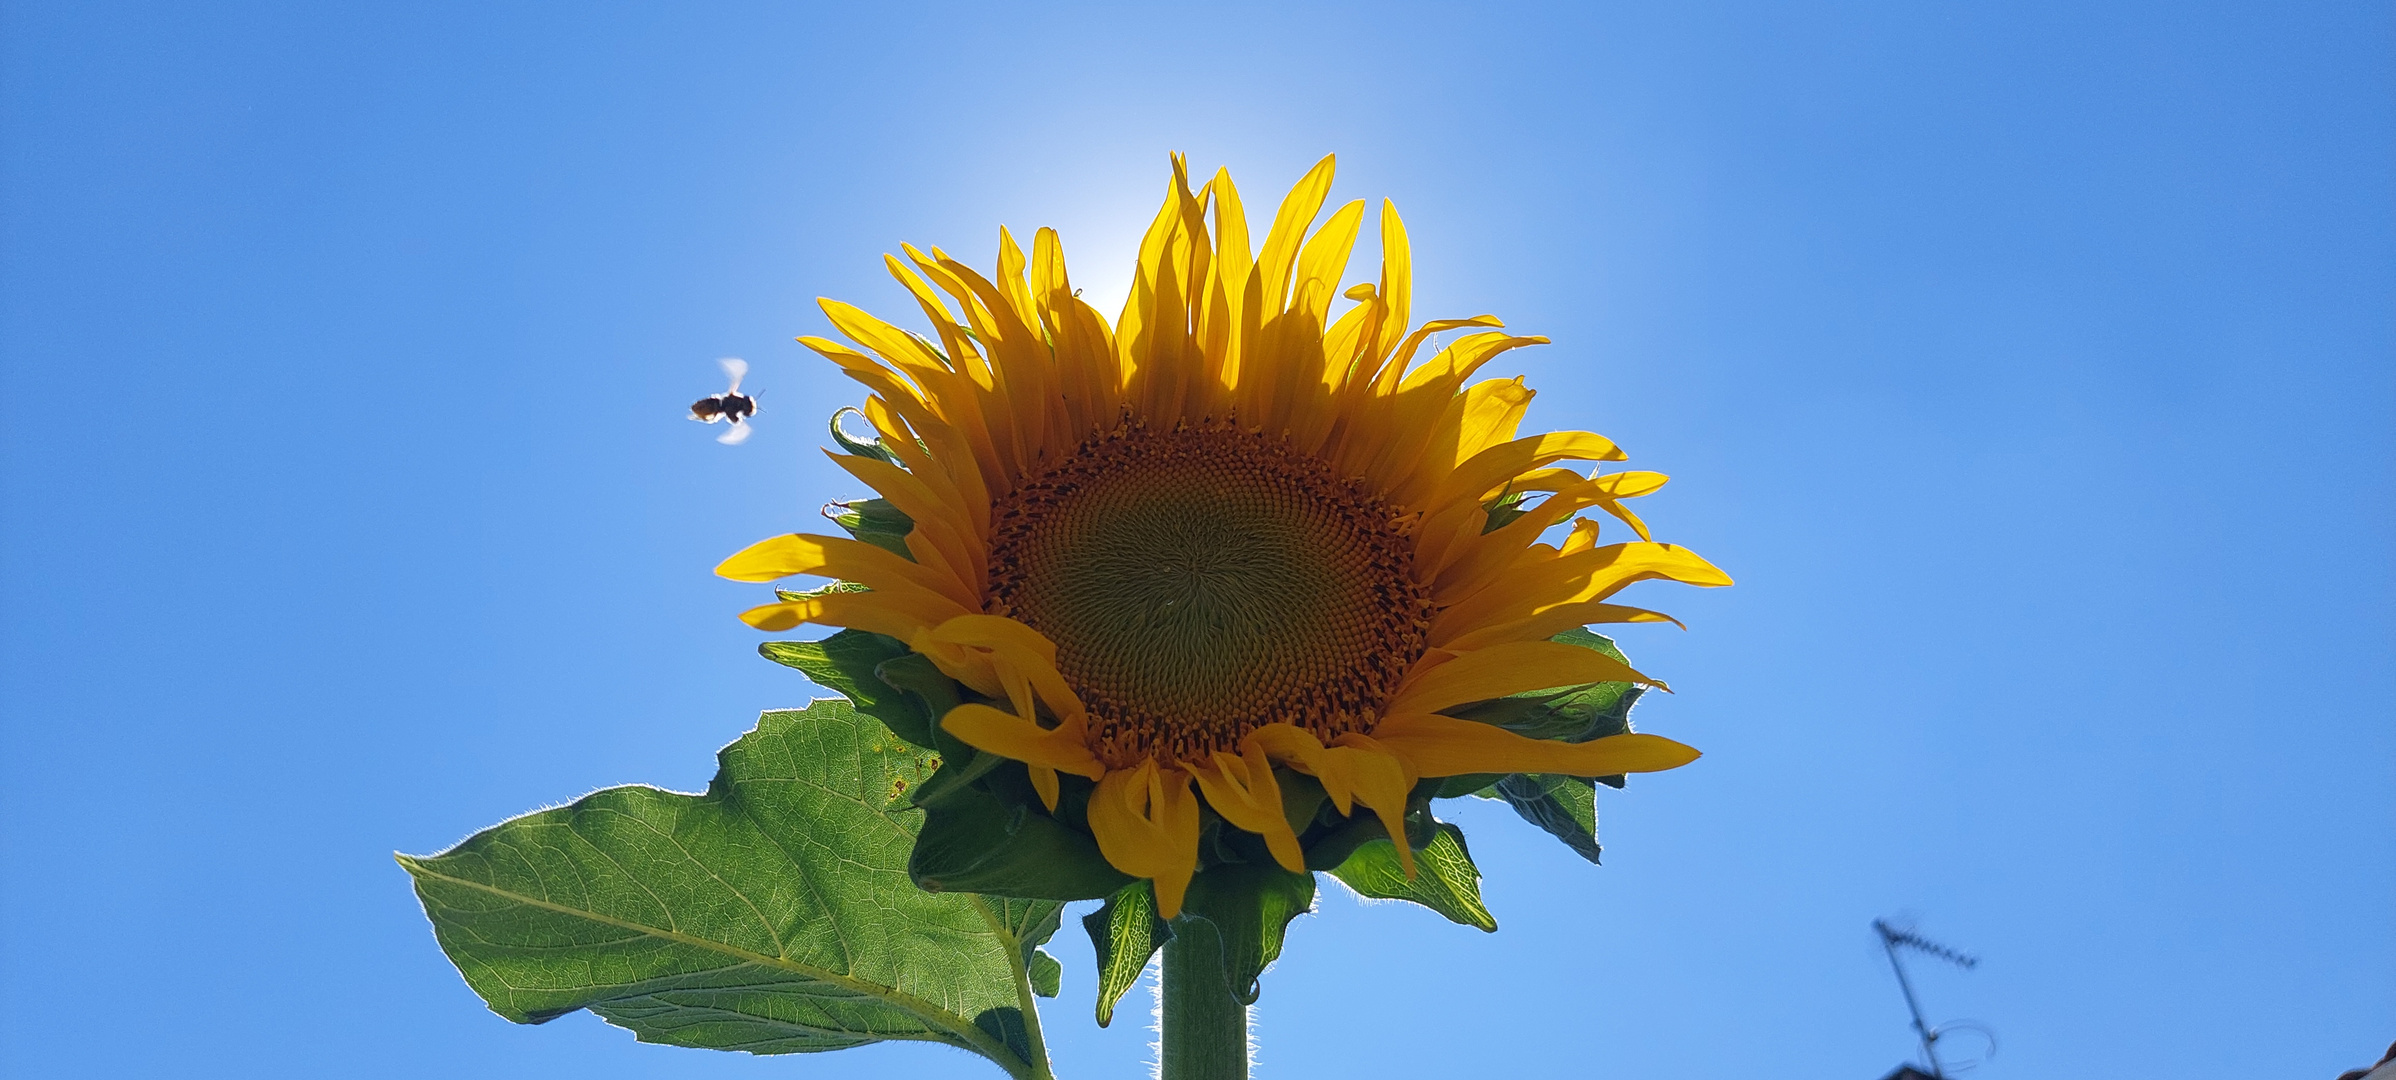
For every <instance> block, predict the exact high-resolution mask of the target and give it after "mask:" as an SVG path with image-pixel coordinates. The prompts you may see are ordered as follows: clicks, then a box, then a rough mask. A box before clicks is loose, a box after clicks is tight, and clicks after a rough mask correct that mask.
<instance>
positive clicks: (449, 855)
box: [399, 700, 1059, 1078]
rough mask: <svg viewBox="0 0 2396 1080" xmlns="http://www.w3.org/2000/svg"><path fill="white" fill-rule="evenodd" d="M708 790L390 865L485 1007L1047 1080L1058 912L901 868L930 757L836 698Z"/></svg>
mask: <svg viewBox="0 0 2396 1080" xmlns="http://www.w3.org/2000/svg"><path fill="white" fill-rule="evenodd" d="M720 763H721V768H720V770H719V772H718V773H717V775H716V779H715V781H714V782H713V783H712V784H710V785H709V786H708V790H707V792H706V794H703V795H683V794H678V793H675V792H669V791H660V790H658V789H655V788H650V787H619V788H609V789H607V790H604V791H600V792H598V793H596V794H592V795H589V796H585V797H584V798H582V799H579V800H576V801H575V802H574V803H573V804H572V805H569V806H564V807H560V808H558V809H554V810H544V811H541V812H539V813H535V814H528V815H526V816H524V817H520V818H517V819H515V820H513V821H509V822H507V823H505V824H502V825H499V826H496V827H493V828H491V829H487V830H484V831H483V832H481V833H478V834H476V835H475V836H473V837H471V838H469V839H468V840H467V841H466V842H464V843H462V844H459V845H458V846H457V847H455V848H452V849H450V850H449V851H446V852H443V853H441V854H439V855H435V856H430V857H422V858H414V857H408V856H401V857H400V859H399V861H400V865H402V866H403V867H405V868H406V869H407V871H408V873H409V874H410V875H412V876H413V877H414V879H415V884H416V893H417V896H418V898H419V899H421V900H422V901H423V903H424V910H425V913H426V915H428V916H430V917H431V919H432V922H433V929H434V933H435V935H436V936H437V937H438V938H439V940H440V943H441V948H442V950H443V951H444V952H446V953H448V955H449V958H450V960H451V962H453V963H455V964H456V965H457V966H458V970H459V971H460V972H461V973H462V974H464V975H465V977H466V982H467V984H468V985H469V986H471V987H473V989H474V991H475V993H477V994H480V995H481V996H482V998H483V1000H484V1001H485V1002H487V1003H488V1004H489V1005H490V1007H491V1009H492V1011H494V1012H497V1013H498V1014H500V1015H501V1016H504V1017H506V1018H508V1019H510V1020H514V1021H516V1022H518V1023H540V1022H543V1021H546V1020H549V1019H552V1018H554V1017H557V1016H561V1015H563V1014H565V1013H569V1012H572V1011H574V1010H576V1009H589V1010H591V1011H592V1012H594V1013H597V1014H598V1015H599V1016H601V1017H602V1018H604V1019H606V1020H607V1021H608V1022H610V1023H613V1024H617V1025H619V1026H622V1027H626V1028H629V1029H631V1030H632V1031H633V1033H634V1034H635V1035H636V1036H638V1037H639V1038H640V1039H641V1040H642V1041H644V1042H660V1043H670V1044H674V1045H678V1046H693V1047H704V1048H710V1049H719V1050H745V1051H748V1052H750V1053H758V1054H776V1053H796V1052H806V1051H816V1050H834V1049H839V1048H841V1047H846V1046H855V1045H858V1044H861V1043H870V1042H875V1041H878V1040H883V1039H908V1040H919V1041H930V1042H941V1043H947V1044H949V1045H951V1046H957V1047H961V1048H964V1049H966V1050H970V1051H973V1052H974V1053H977V1054H980V1055H982V1056H984V1057H987V1058H989V1059H990V1060H991V1061H993V1062H996V1063H997V1064H998V1065H999V1067H1000V1068H1002V1069H1004V1070H1006V1071H1007V1073H1008V1074H1009V1075H1012V1076H1016V1077H1027V1078H1028V1077H1046V1076H1047V1075H1048V1066H1047V1061H1046V1053H1045V1051H1044V1049H1043V1048H1042V1047H1041V1045H1040V1041H1039V1037H1038V1034H1037V1031H1038V1027H1037V1025H1038V1021H1037V1018H1036V1016H1035V1015H1034V1014H1033V1013H1032V998H1031V994H1030V989H1031V987H1030V979H1029V974H1028V972H1027V970H1026V963H1027V960H1028V958H1029V957H1030V956H1031V955H1032V950H1033V949H1034V948H1035V947H1036V946H1037V945H1038V944H1039V943H1040V942H1042V941H1045V940H1047V937H1048V935H1049V934H1050V933H1052V932H1053V931H1054V930H1055V928H1056V924H1057V918H1058V911H1059V909H1058V906H1057V905H1055V904H1053V903H1043V902H1034V901H1004V900H998V899H995V898H984V897H976V896H965V895H955V894H950V895H934V894H931V893H926V892H924V891H922V890H920V889H917V888H916V887H915V885H914V883H913V882H912V881H910V880H909V879H908V877H907V869H906V868H907V856H908V852H909V851H910V849H911V848H913V846H914V842H915V830H916V822H917V821H918V820H919V818H920V817H921V814H920V813H919V812H917V811H915V810H913V809H912V808H910V807H909V806H908V805H907V803H906V800H905V799H904V797H903V794H904V792H903V788H904V787H905V786H907V785H911V784H914V783H917V782H919V781H920V780H921V779H922V778H923V774H924V773H925V772H926V771H927V770H928V769H929V767H930V755H928V754H926V753H924V752H923V751H921V750H920V749H918V748H915V747H912V746H909V745H907V744H905V743H903V742H901V741H899V740H898V739H896V738H894V737H893V736H892V735H891V734H890V733H889V732H888V731H886V730H885V729H884V728H883V726H882V725H881V724H880V723H878V722H876V721H874V720H871V719H869V718H866V717H863V716H860V715H858V714H857V712H856V711H855V710H853V709H851V708H850V707H849V706H848V705H847V704H845V703H841V702H836V701H828V700H827V701H818V702H816V703H814V704H813V705H811V706H809V707H808V708H806V709H805V710H798V711H788V712H769V713H766V714H765V715H764V716H763V717H762V718H761V719H760V721H759V723H758V726H757V730H755V731H753V732H750V733H749V734H748V735H745V736H743V737H742V738H741V739H740V740H739V741H738V742H735V743H733V744H732V745H731V746H729V747H726V748H725V749H724V751H723V752H722V754H721V755H720Z"/></svg>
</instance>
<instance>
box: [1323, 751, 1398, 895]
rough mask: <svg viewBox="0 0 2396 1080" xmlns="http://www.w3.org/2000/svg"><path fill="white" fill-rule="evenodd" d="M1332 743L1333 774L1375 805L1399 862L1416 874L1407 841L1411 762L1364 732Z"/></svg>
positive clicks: (1366, 800)
mask: <svg viewBox="0 0 2396 1080" xmlns="http://www.w3.org/2000/svg"><path fill="white" fill-rule="evenodd" d="M1332 744H1333V745H1332V746H1331V749H1330V751H1329V757H1330V762H1331V771H1332V773H1333V774H1334V775H1335V776H1336V777H1337V779H1338V782H1339V783H1340V784H1341V785H1342V786H1344V787H1346V788H1347V789H1348V790H1349V791H1350V792H1352V793H1354V795H1355V797H1356V801H1357V802H1360V803H1363V804H1364V805H1366V806H1369V807H1372V808H1373V813H1374V815H1375V816H1377V817H1379V818H1380V819H1381V828H1382V829H1383V830H1385V831H1387V832H1388V833H1389V842H1390V843H1391V844H1392V845H1394V846H1395V847H1396V848H1397V849H1398V865H1399V866H1401V867H1403V868H1404V869H1405V871H1406V876H1407V877H1410V878H1411V877H1413V876H1414V845H1413V844H1410V843H1408V842H1407V840H1406V796H1407V795H1408V794H1410V793H1412V792H1413V790H1414V781H1415V777H1413V776H1409V775H1407V773H1408V772H1410V771H1412V770H1411V763H1410V762H1408V761H1406V760H1405V759H1404V758H1402V757H1400V756H1398V755H1396V754H1393V753H1391V751H1390V749H1389V748H1388V747H1386V746H1384V745H1382V744H1381V743H1380V741H1379V740H1376V739H1374V738H1371V737H1369V736H1365V735H1354V734H1350V735H1342V736H1340V737H1339V738H1337V739H1334V740H1332ZM1324 787H1326V788H1328V787H1330V783H1329V782H1326V783H1325V784H1324Z"/></svg>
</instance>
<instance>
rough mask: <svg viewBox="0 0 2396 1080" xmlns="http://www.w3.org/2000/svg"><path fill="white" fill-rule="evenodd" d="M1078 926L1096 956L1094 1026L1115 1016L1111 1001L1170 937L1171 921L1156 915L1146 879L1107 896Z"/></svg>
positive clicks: (1124, 989) (1171, 932)
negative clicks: (1096, 980)
mask: <svg viewBox="0 0 2396 1080" xmlns="http://www.w3.org/2000/svg"><path fill="white" fill-rule="evenodd" d="M1082 929H1084V930H1087V931H1089V932H1090V944H1091V945H1092V946H1093V948H1094V951H1095V952H1096V953H1097V955H1098V1026H1099V1027H1105V1026H1107V1025H1108V1024H1109V1023H1112V1022H1113V1021H1114V1019H1115V1003H1116V1002H1117V1001H1121V1000H1122V999H1123V992H1124V991H1126V990H1129V989H1131V987H1132V984H1133V983H1136V982H1139V981H1140V973H1141V972H1143V971H1146V970H1148V961H1150V960H1152V959H1154V958H1155V957H1156V951H1157V950H1158V949H1161V948H1164V947H1165V943H1166V942H1168V941H1171V940H1173V924H1171V923H1168V922H1166V921H1165V920H1163V919H1160V918H1157V917H1156V894H1155V893H1154V892H1151V891H1149V884H1148V882H1147V881H1146V880H1144V879H1143V880H1140V881H1135V882H1132V883H1131V884H1129V885H1126V886H1124V887H1123V889H1122V890H1121V891H1120V892H1117V893H1116V894H1115V895H1113V896H1110V897H1108V898H1107V902H1106V906H1104V907H1101V908H1099V909H1098V910H1096V911H1093V912H1091V913H1089V914H1087V915H1084V916H1082Z"/></svg>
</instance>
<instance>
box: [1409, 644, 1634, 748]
mask: <svg viewBox="0 0 2396 1080" xmlns="http://www.w3.org/2000/svg"><path fill="white" fill-rule="evenodd" d="M1593 682H1635V683H1639V684H1641V685H1645V686H1654V687H1659V688H1662V687H1663V686H1664V684H1663V683H1660V682H1657V681H1656V680H1654V679H1651V678H1648V677H1647V676H1645V675H1642V674H1640V673H1638V672H1637V671H1634V670H1632V669H1631V667H1630V665H1628V664H1625V663H1623V662H1622V661H1620V660H1616V659H1614V658H1613V657H1611V656H1607V655H1606V654H1604V653H1601V652H1598V651H1596V650H1594V649H1584V648H1581V647H1580V646H1578V645H1567V644H1564V643H1563V642H1560V641H1517V642H1510V643H1508V644H1504V645H1492V646H1490V647H1489V648H1486V649H1477V650H1475V651H1473V652H1469V653H1464V654H1462V655H1460V656H1457V657H1456V658H1455V659H1453V660H1449V661H1446V662H1444V663H1440V664H1439V665H1438V666H1436V667H1431V668H1429V669H1428V670H1420V671H1418V673H1414V674H1411V675H1410V677H1409V678H1408V679H1407V680H1406V682H1405V684H1404V685H1402V686H1401V687H1400V688H1399V690H1398V692H1397V694H1396V696H1394V697H1392V698H1391V699H1390V702H1389V706H1388V709H1387V714H1388V715H1393V716H1394V715H1401V714H1411V713H1433V712H1438V711H1439V710H1441V709H1445V708H1448V707H1449V706H1453V705H1462V704H1465V703H1466V702H1472V701H1487V700H1489V699H1490V698H1500V697H1505V696H1506V695H1508V694H1519V693H1522V692H1523V691H1526V690H1544V689H1547V688H1548V687H1551V686H1578V685H1580V684H1582V683H1593ZM1376 730H1378V729H1376Z"/></svg>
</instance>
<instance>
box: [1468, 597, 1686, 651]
mask: <svg viewBox="0 0 2396 1080" xmlns="http://www.w3.org/2000/svg"><path fill="white" fill-rule="evenodd" d="M1658 622H1668V623H1671V624H1672V625H1674V626H1679V627H1680V628H1681V629H1683V630H1686V629H1688V627H1687V626H1685V625H1683V624H1682V623H1681V621H1680V620H1679V619H1675V618H1673V617H1672V616H1670V615H1666V614H1664V613H1663V612H1661V611H1649V610H1647V609H1646V608H1636V607H1631V606H1629V605H1627V604H1609V603H1606V602H1605V601H1603V600H1587V601H1583V602H1581V603H1577V604H1558V605H1556V606H1554V607H1551V608H1548V609H1546V610H1544V611H1541V612H1540V613H1538V614H1537V615H1533V616H1531V617H1530V618H1528V619H1524V620H1522V621H1521V622H1513V623H1507V624H1505V625H1502V626H1484V627H1481V628H1480V629H1478V630H1474V631H1472V632H1470V633H1467V634H1465V635H1463V636H1461V637H1458V638H1456V639H1455V640H1454V641H1451V642H1448V643H1446V645H1444V646H1442V647H1445V648H1453V649H1455V650H1457V651H1459V652H1462V651H1466V650H1470V649H1486V648H1488V647H1490V646H1492V645H1502V644H1504V643H1506V642H1509V641H1545V640H1547V639H1549V638H1552V637H1555V636H1556V635H1557V634H1561V633H1563V632H1565V631H1566V630H1572V629H1575V628H1578V627H1583V626H1588V625H1591V624H1593V623H1658ZM1434 644H1438V643H1437V642H1436V641H1434Z"/></svg>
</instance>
